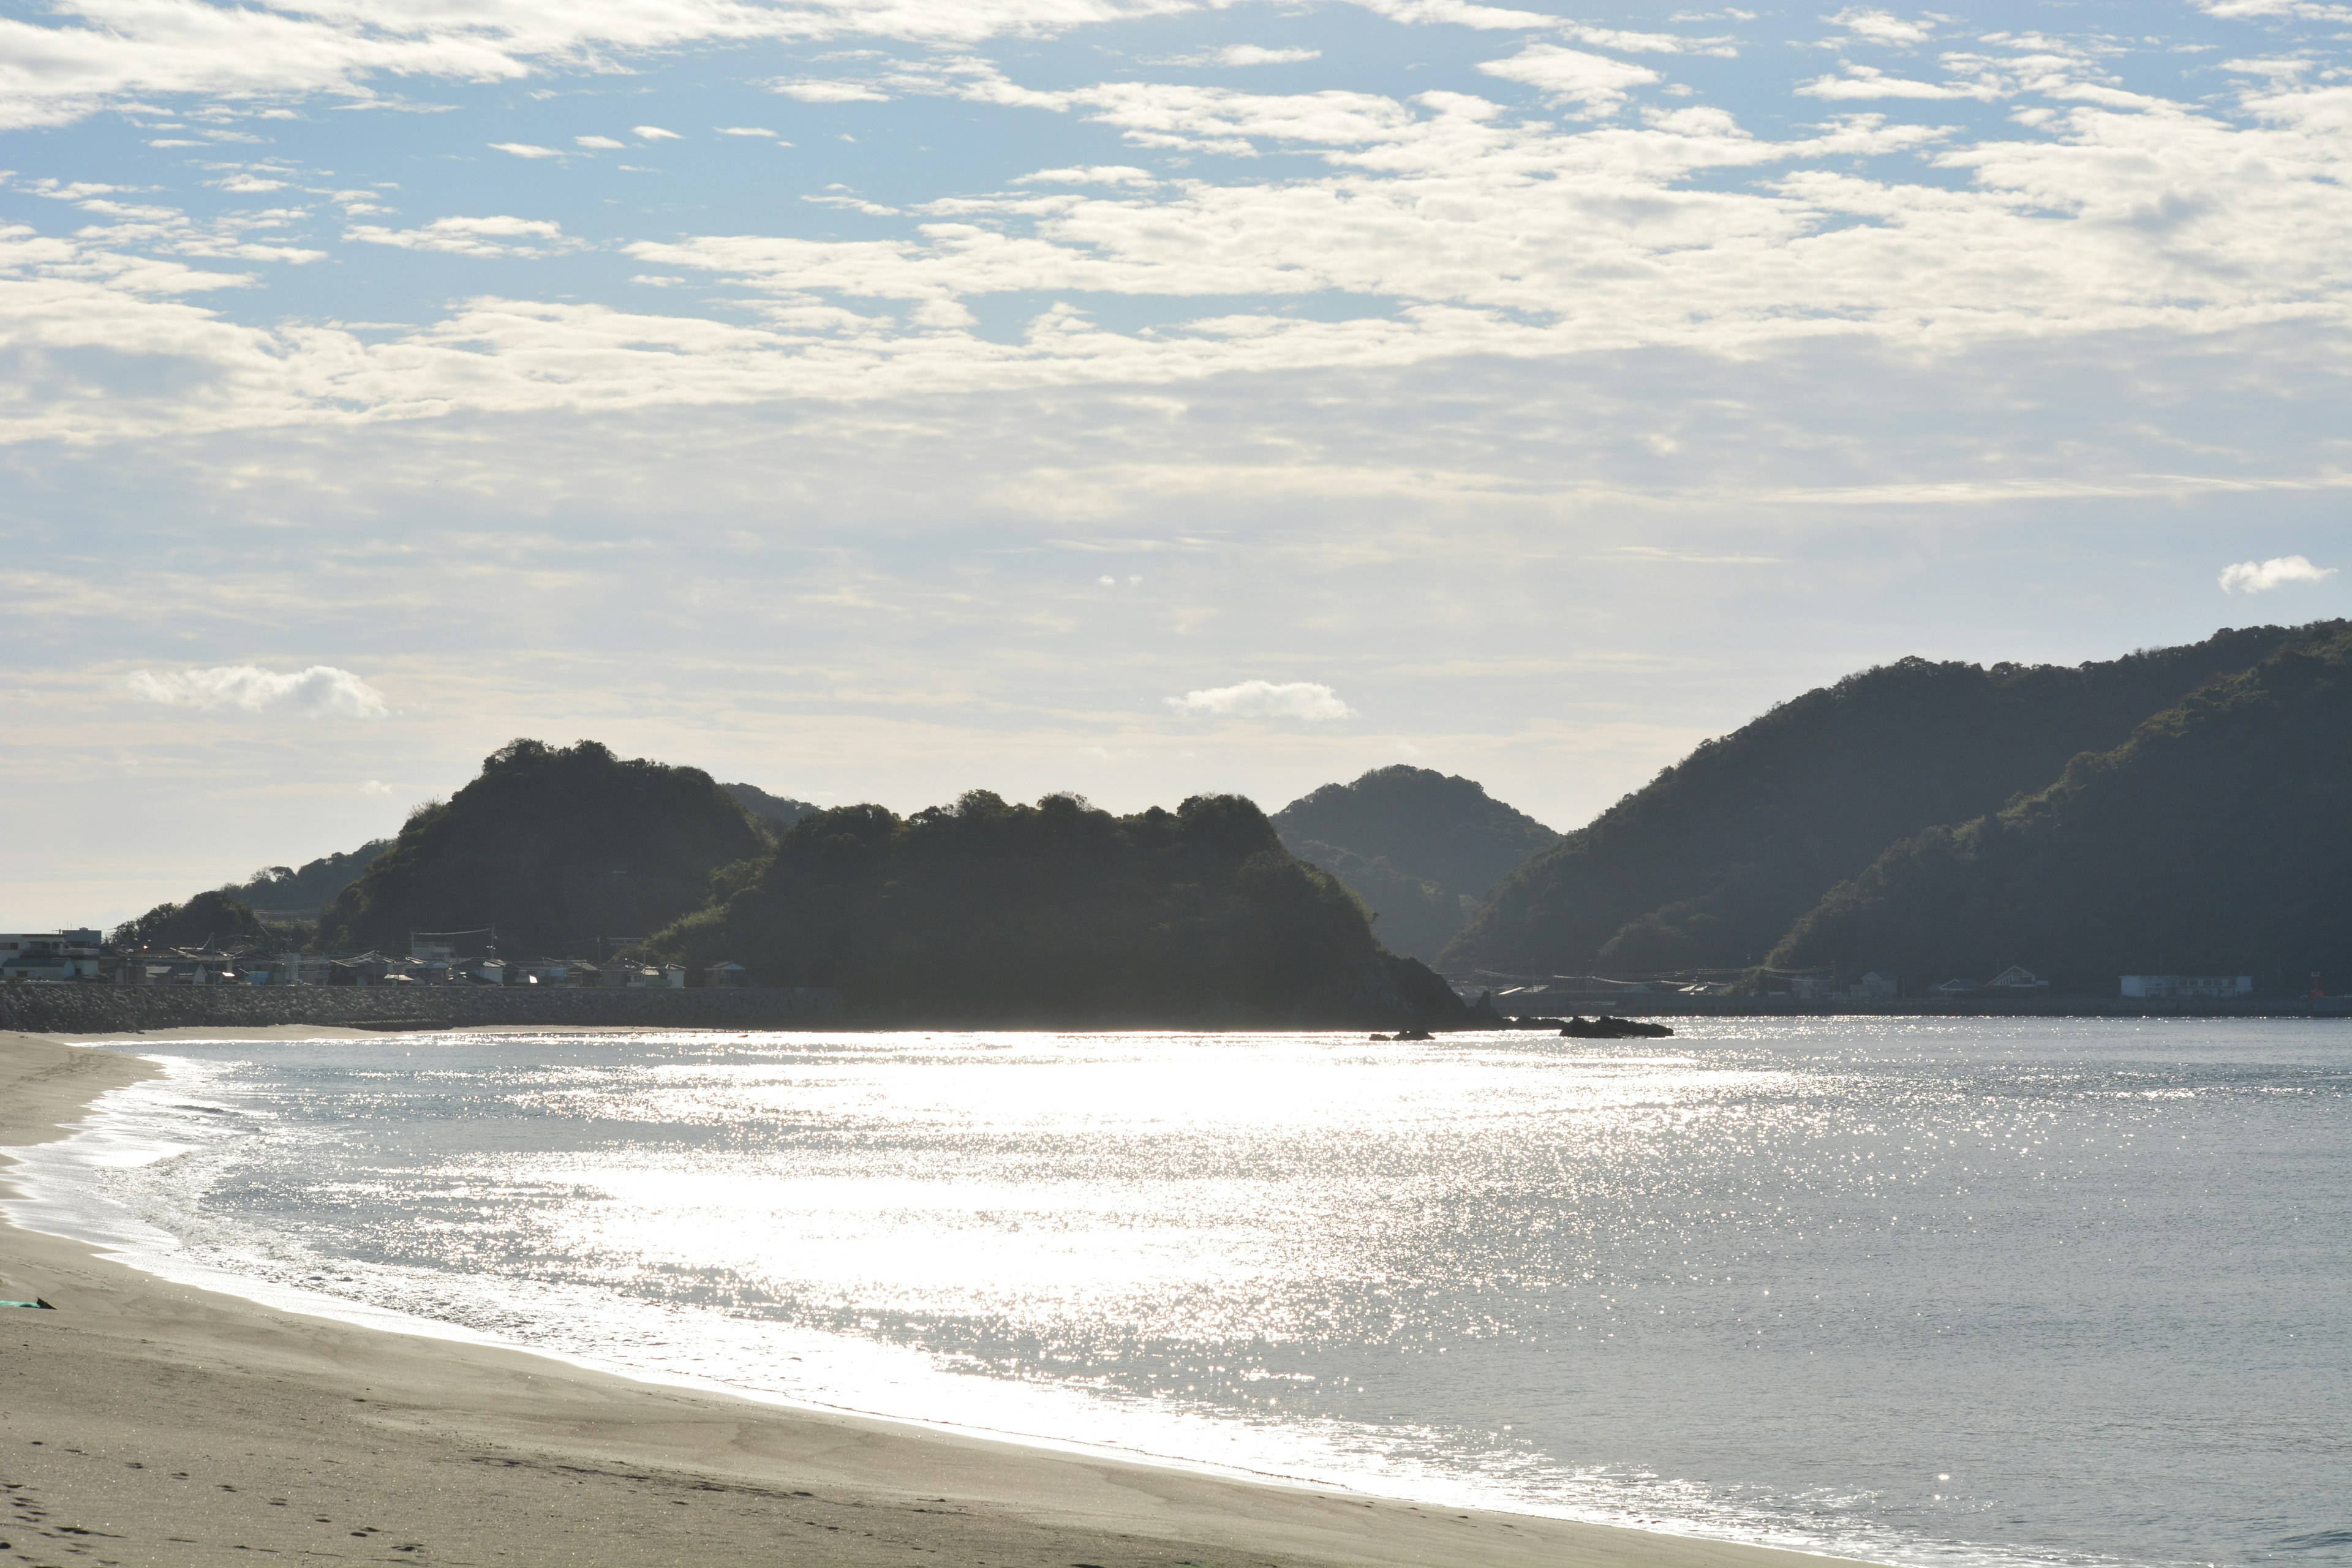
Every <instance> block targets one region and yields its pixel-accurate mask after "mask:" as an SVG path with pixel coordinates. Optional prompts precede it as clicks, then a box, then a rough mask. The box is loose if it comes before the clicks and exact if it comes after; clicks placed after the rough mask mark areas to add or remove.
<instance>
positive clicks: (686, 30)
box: [0, 0, 1557, 134]
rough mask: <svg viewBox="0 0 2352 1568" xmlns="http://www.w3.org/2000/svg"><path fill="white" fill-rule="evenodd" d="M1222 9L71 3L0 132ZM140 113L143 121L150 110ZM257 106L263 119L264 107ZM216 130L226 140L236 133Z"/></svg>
mask: <svg viewBox="0 0 2352 1568" xmlns="http://www.w3.org/2000/svg"><path fill="white" fill-rule="evenodd" d="M1352 3H1353V4H1356V5H1360V6H1362V7H1363V8H1364V9H1367V10H1370V11H1372V12H1374V13H1376V14H1378V15H1380V16H1385V17H1387V18H1389V19H1390V20H1391V21H1395V22H1401V23H1409V24H1421V25H1438V26H1463V27H1474V28H1507V29H1528V28H1540V27H1550V26H1556V25H1557V19H1556V18H1554V17H1551V16H1543V15H1540V14H1538V13H1536V12H1532V11H1519V10H1514V9H1510V8H1507V7H1503V6H1496V5H1478V4H1475V3H1471V0H1352ZM1220 6H1221V0H796V3H794V4H792V5H753V4H745V3H743V0H665V3H660V4H647V3H645V0H577V3H574V4H567V5H556V4H552V3H551V0H477V3H475V4H470V5H425V6H417V5H398V4H394V3H393V0H335V3H334V4H332V5H316V6H304V7H300V8H298V7H296V6H295V5H226V4H204V3H200V0H179V3H176V4H163V3H158V0H72V4H71V5H69V6H66V7H59V8H58V10H57V11H56V12H54V13H46V12H45V13H39V14H40V15H43V16H45V17H46V16H51V15H54V16H60V17H62V18H63V19H62V20H60V21H58V22H56V23H54V24H50V23H47V21H46V20H45V21H32V20H27V19H25V18H22V17H16V16H11V17H10V18H8V19H7V20H5V22H0V84H5V91H0V129H6V128H11V127H19V126H37V125H56V124H63V123H66V122H68V121H74V120H78V119H80V118H82V117H83V116H86V115H89V114H90V113H93V112H97V111H99V110H103V109H106V108H108V107H110V106H114V105H121V106H123V107H126V108H128V107H135V106H141V105H142V100H148V99H154V98H162V97H169V96H171V95H175V94H183V93H202V94H207V95H211V96H213V97H214V98H215V99H216V100H229V99H251V98H256V97H263V96H272V95H289V94H301V93H324V94H331V95H334V96H337V97H341V98H344V99H347V100H352V101H354V102H359V103H368V102H373V101H379V100H378V98H377V89H376V87H375V86H374V83H375V81H376V80H377V79H385V78H393V79H400V78H406V79H433V78H437V79H444V80H452V81H518V80H521V79H526V78H529V77H530V76H532V75H535V74H537V73H539V72H541V71H543V70H547V69H551V68H560V67H563V66H570V65H573V64H576V63H577V62H579V61H581V60H583V59H588V58H595V57H598V56H603V55H609V54H615V53H623V52H628V51H650V50H656V49H667V48H679V47H687V46H689V45H692V44H695V43H698V42H712V43H718V42H730V41H735V42H740V41H749V40H753V39H770V40H776V41H781V42H787V43H794V42H809V41H815V40H821V39H829V38H836V37H887V38H898V39H903V40H907V41H908V42H915V43H923V44H934V45H938V44H961V45H967V46H968V45H971V44H975V43H978V42H980V41H981V40H982V39H985V38H990V37H1008V36H1012V37H1018V36H1035V35H1040V34H1048V33H1063V32H1067V31H1069V30H1071V29H1073V28H1076V27H1081V26H1090V25H1098V24H1105V23H1114V22H1119V21H1124V20H1130V19H1143V18H1150V17H1160V16H1174V15H1181V14H1185V13H1189V12H1196V11H1200V10H1204V9H1211V8H1219V7H1220ZM148 111H149V112H153V110H152V109H151V110H148ZM265 112H268V111H265ZM224 134H235V133H233V132H229V133H224Z"/></svg>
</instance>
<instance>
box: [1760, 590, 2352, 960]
mask: <svg viewBox="0 0 2352 1568" xmlns="http://www.w3.org/2000/svg"><path fill="white" fill-rule="evenodd" d="M2347 821H2352V628H2346V627H2343V626H2340V625H2339V626H2336V627H2335V628H2332V635H2329V636H2326V637H2325V638H2324V639H2322V640H2318V641H2315V642H2307V643H2295V644H2291V645H2290V646H2288V647H2284V648H2282V649H2281V650H2280V651H2278V652H2277V653H2275V654H2273V656H2272V657H2271V658H2268V659H2267V660H2265V661H2264V662H2263V663H2262V664H2260V665H2258V666H2256V667H2255V668H2252V669H2251V670H2247V671H2245V672H2244V673H2242V674H2240V675H2236V676H2233V677H2228V678H2225V679H2221V680H2217V681H2215V682H2214V683H2212V684H2211V685H2210V686H2207V687H2205V688H2203V689H2200V690H2198V691H2196V692H2193V693H2191V694H2190V695H2189V697H2188V698H2187V699H2186V700H2182V701H2181V702H2179V704H2177V705H2176V706H2173V707H2171V708H2169V709H2168V710H2166V711H2164V712H2161V713H2158V714H2157V715H2156V716H2155V717H2153V718H2151V719H2149V720H2147V721H2146V722H2145V723H2142V724H2141V725H2140V726H2139V727H2138V728H2137V730H2135V731H2133V733H2132V735H2131V737H2130V739H2129V740H2127V741H2126V742H2124V743H2123V744H2122V745H2120V746H2117V747H2115V748H2114V749H2112V750H2108V751H2105V752H2096V753H2090V754H2085V755H2083V756H2078V757H2076V758H2074V760H2073V761H2072V762H2070V763H2067V764H2066V767H2065V770H2064V772H2063V774H2061V775H2060V776H2059V778H2058V781H2057V782H2056V783H2055V784H2051V785H2050V786H2049V787H2047V788H2045V789H2043V790H2042V791H2040V792H2039V793H2038V794H2035V795H2030V796H2027V797H2025V798H2024V799H2021V800H2018V801H2015V802H2013V803H2011V805H2008V806H2006V807H2005V808H2004V809H2002V810H2000V811H1999V812H1996V813H1989V814H1987V815H1984V816H1978V817H1976V818H1974V819H1973V820H1969V821H1967V822H1963V823H1960V824H1958V825H1956V826H1937V827H1933V828H1930V829H1928V830H1927V831H1925V832H1922V833H1919V834H1916V835H1915V836H1913V837H1908V838H1906V839H1905V840H1904V841H1903V842H1901V843H1899V844H1896V845H1895V846H1894V847H1892V848H1890V849H1888V850H1887V851H1886V852H1885V854H1883V855H1881V856H1880V857H1879V858H1877V859H1876V860H1875V861H1874V863H1873V864H1872V865H1871V866H1870V867H1869V868H1867V869H1866V870H1864V872H1863V873H1862V874H1861V875H1860V876H1859V877H1857V878H1855V879H1853V880H1850V881H1847V882H1844V883H1843V884H1841V885H1840V886H1838V887H1836V888H1834V889H1832V890H1831V891H1830V892H1829V893H1828V894H1827V896H1825V897H1824V898H1823V899H1822V900H1821V901H1820V903H1819V904H1818V905H1817V906H1816V907H1815V908H1814V909H1813V910H1811V912H1810V913H1808V914H1807V915H1805V916H1804V917H1803V918H1802V919H1801V921H1799V922H1798V923H1797V925H1796V928H1795V929H1794V930H1793V931H1790V934H1789V936H1788V938H1787V939H1786V940H1785V941H1783V942H1780V944H1779V946H1778V947H1777V948H1776V949H1775V950H1774V952H1773V954H1772V962H1773V963H1776V964H1783V965H1791V966H1803V965H1819V964H1834V965H1836V966H1837V967H1838V968H1839V969H1840V970H1841V971H1845V972H1854V971H1859V970H1861V969H1865V968H1869V969H1877V970H1880V971H1882V972H1888V973H1913V974H1933V975H1937V976H1941V977H1945V978H1948V977H1950V976H1953V975H1968V976H1973V977H1976V978H1979V979H1982V978H1988V977H1990V976H1991V975H1993V974H1995V973H1999V971H2000V969H2001V968H2002V967H2003V966H2004V965H2006V964H2009V963H2027V964H2028V965H2030V966H2031V967H2032V968H2033V969H2035V970H2036V971H2038V972H2040V973H2042V974H2043V975H2045V976H2046V977H2050V978H2053V979H2054V980H2056V981H2057V982H2058V984H2060V985H2061V987H2062V988H2065V987H2068V986H2069V983H2070V982H2071V983H2072V984H2073V986H2074V987H2076V988H2087V987H2089V986H2092V985H2096V986H2099V987H2100V988H2105V987H2111V986H2112V985H2113V984H2114V983H2115V977H2116V975H2118V974H2126V973H2176V974H2177V973H2230V974H2241V973H2242V974H2252V975H2255V976H2257V977H2259V979H2260V981H2261V982H2262V983H2263V984H2264V985H2266V986H2267V985H2271V984H2280V983H2284V984H2285V985H2287V986H2288V987H2289V988H2291V989H2300V988H2301V984H2302V983H2303V982H2304V980H2305V976H2306V975H2308V974H2309V973H2311V972H2313V971H2315V970H2317V971H2322V972H2325V973H2330V974H2332V975H2334V976H2336V977H2338V983H2339V984H2340V983H2341V980H2340V977H2342V976H2343V975H2344V973H2345V970H2346V965H2347V955H2352V900H2347V899H2346V897H2345V889H2346V888H2347V887H2352V835H2347V832H2346V824H2347Z"/></svg>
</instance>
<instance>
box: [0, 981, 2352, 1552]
mask: <svg viewBox="0 0 2352 1568" xmlns="http://www.w3.org/2000/svg"><path fill="white" fill-rule="evenodd" d="M119 1048H123V1049H130V1050H137V1051H141V1052H142V1053H145V1054H151V1055H158V1056H160V1057H162V1058H163V1059H165V1060H166V1061H167V1062H168V1064H169V1067H170V1072H169V1076H168V1077H167V1078H165V1079H161V1080H158V1081H156V1082H153V1083H151V1084H147V1085H143V1086H141V1087H138V1088H136V1089H129V1090H124V1091H121V1092H120V1093H118V1094H116V1095H114V1096H112V1097H110V1100H108V1101H107V1102H105V1105H104V1108H103V1114H102V1115H101V1116H100V1119H99V1121H97V1122H96V1123H94V1125H93V1127H92V1129H91V1131H89V1132H87V1133H85V1134H84V1135H82V1136H81V1137H79V1138H78V1139H76V1140H74V1141H72V1142H68V1143H63V1144H57V1145H50V1146H48V1147H47V1148H45V1149H43V1150H39V1151H35V1152H32V1156H31V1159H30V1161H29V1163H28V1166H27V1168H26V1169H25V1170H24V1171H22V1172H21V1173H19V1178H20V1184H22V1185H23V1186H24V1187H25V1188H26V1192H27V1194H29V1195H28V1196H27V1197H26V1199H24V1200H21V1201H19V1202H16V1203H15V1204H14V1205H11V1207H12V1209H13V1211H14V1212H15V1213H16V1215H17V1216H18V1217H19V1218H20V1219H22V1220H24V1221H26V1222H27V1223H32V1224H35V1225H38V1226H42V1227H43V1228H47V1229H52V1230H61V1231H66V1232H68V1233H71V1234H79V1235H84V1236H89V1237H94V1238H100V1239H105V1240H109V1241H110V1242H112V1243H113V1244H114V1245H116V1246H117V1247H120V1248H121V1249H122V1250H124V1251H125V1252H126V1253H127V1254H128V1255H130V1256H131V1258H133V1259H134V1260H136V1261H139V1262H141V1263H142V1265H143V1266H145V1267H149V1268H155V1269H157V1270H158V1271H161V1272H166V1273H172V1274H175V1275H177V1276H179V1277H182V1278H189V1279H198V1278H201V1279H215V1272H214V1271H224V1270H225V1271H227V1272H228V1273H230V1274H233V1275H236V1276H237V1277H239V1278H240V1279H243V1280H244V1281H247V1284H246V1285H245V1287H244V1288H246V1289H248V1290H250V1291H253V1292H256V1293H260V1294H263V1295H265V1296H267V1295H269V1294H270V1293H272V1292H278V1293H280V1294H281V1296H282V1293H283V1292H286V1291H289V1290H298V1289H299V1290H308V1291H312V1292H320V1293H324V1295H326V1296H328V1297H331V1298H333V1299H334V1300H336V1301H338V1302H341V1303H349V1304H351V1310H354V1311H358V1310H360V1309H362V1308H369V1309H390V1310H396V1311H400V1312H405V1313H412V1314H416V1315H419V1316H422V1317H425V1318H429V1319H432V1320H435V1321H439V1322H442V1323H446V1324H450V1325H456V1326H457V1327H458V1328H460V1329H463V1330H469V1331H478V1332H482V1333H488V1334H492V1335H496V1336H499V1337H501V1338H504V1339H508V1340H511V1341H516V1342H523V1343H526V1344H530V1345H533V1346H536V1347H539V1348H541V1349H546V1350H550V1351H553V1352H559V1353H562V1354H567V1355H571V1356H573V1357H576V1358H580V1359H583V1360H585V1361H588V1362H591V1363H595V1364H600V1365H604V1366H611V1367H617V1368H622V1369H625V1370H631V1371H635V1372H639V1373H649V1374H656V1375H666V1376H674V1377H688V1378H693V1379H698V1380H704V1381H709V1382H717V1383H722V1384H729V1385H730V1386H734V1387H737V1388H740V1389H744V1390H748V1391H752V1392H756V1393H761V1394H770V1395H777V1396H783V1397H788V1398H793V1399H800V1400H808V1401H814V1402H818V1403H823V1404H829V1405H845V1406H849V1407H852V1408H856V1409H859V1410H866V1411H874V1412H878V1413H883V1414H889V1415H906V1416H912V1417H919V1418H923V1419H929V1420H934V1421H941V1422H946V1423H950V1424H955V1425H961V1426H970V1427H977V1428H983V1429H987V1430H992V1431H999V1432H1006V1433H1015V1434H1021V1435H1025V1436H1036V1437H1044V1438H1051V1439H1057V1440H1062V1441H1067V1442H1075V1443H1081V1444H1089V1445H1102V1446H1109V1447H1120V1448H1125V1449H1129V1450H1133V1451H1138V1452H1141V1453H1148V1454H1151V1455H1155V1456H1160V1457H1164V1458H1177V1459H1184V1460H1191V1461H1195V1462H1202V1463H1209V1464H1215V1465H1221V1466H1229V1467H1234V1468H1244V1469H1253V1470H1259V1471H1265V1472H1271V1473H1275V1474H1279V1475H1283V1476H1290V1477H1297V1478H1300V1479H1316V1480H1323V1481H1330V1482H1338V1483H1340V1484H1346V1485H1351V1486H1356V1487H1360V1488H1364V1489H1371V1490H1378V1491H1383V1492H1388V1493H1396V1494H1404V1495H1410V1496H1414V1497H1420V1498H1426V1499H1433V1500H1444V1501H1449V1502H1462V1503H1469V1502H1480V1503H1486V1504H1488V1505H1492V1506H1502V1507H1516V1508H1523V1509H1532V1510H1539V1511H1544V1512H1553V1513H1562V1514H1568V1515H1572V1516H1576V1517H1582V1518H1591V1519H1605V1520H1612V1521H1621V1522H1644V1523H1653V1524H1655V1525H1658V1526H1661V1527H1664V1528H1669V1529H1676V1530H1682V1531H1691V1532H1696V1533H1704V1534H1711V1535H1721V1536H1728V1537H1735V1538H1738V1539H1745V1540H1754V1541H1770V1542H1780V1543H1784V1544H1793V1545H1802V1546H1807V1547H1811V1548H1814V1549H1817V1550H1826V1551H1833V1552H1841V1553H1846V1554H1852V1555H1859V1556H1866V1557H1873V1558H1878V1559H1882V1560H1887V1561H1895V1562H1901V1563H1951V1562H1956V1561H1965V1562H1972V1563H2053V1562H2085V1563H2151V1564H2153V1563H2168V1564H2169V1563H2312V1564H2330V1563H2352V1289H2347V1287H2352V1157H2347V1156H2352V1026H2345V1025H2341V1024H2336V1023H2327V1022H2307V1021H2292V1020H2284V1021H2279V1022H2275V1023H2265V1022H2245V1021H2231V1022H2222V1023H2201V1022H2163V1023H2138V1022H2110V1021H2053V1020H2034V1021H2021V1022H2007V1021H1990V1020H1969V1021H1935V1022H1928V1021H1914V1020H1867V1021H1865V1020H1826V1021H1818V1022H1811V1023H1787V1022H1778V1023H1760V1022H1754V1021H1744V1020H1743V1021H1726V1022H1721V1023H1697V1024H1693V1025H1691V1026H1687V1027H1686V1028H1685V1032H1684V1033H1683V1035H1682V1036H1681V1037H1678V1038H1675V1039H1672V1040H1663V1041H1634V1042H1626V1043H1623V1044H1601V1043H1594V1042H1588V1041H1571V1040H1562V1039H1558V1038H1553V1037H1537V1036H1524V1035H1522V1036H1496V1035H1480V1036H1466V1037H1465V1036H1455V1037H1449V1038H1444V1039H1439V1040H1436V1041H1433V1042H1431V1043H1428V1044H1423V1045H1407V1044H1390V1043H1377V1044H1376V1043H1369V1042H1366V1041H1364V1040H1362V1039H1360V1038H1359V1037H1349V1036H1325V1035H1271V1036H1245V1037H1233V1036H1221V1037H1195V1036H1187V1035H1149V1034H1122V1035H1061V1036H1041V1035H1003V1036H1000V1035H953V1034H932V1035H915V1034H908V1035H845V1036H839V1037H814V1036H807V1035H791V1036H786V1035H751V1036H744V1037H713V1036H709V1035H691V1036H661V1035H609V1034H607V1035H585V1036H579V1035H574V1036H566V1035H545V1036H521V1035H503V1036H474V1035H463V1034H459V1035H446V1036H427V1037H418V1036H407V1037H386V1038H382V1039H371V1040H364V1041H337V1042H325V1043H320V1042H305V1043H291V1042H284V1043H281V1042H268V1043H256V1042H251V1041H244V1042H235V1043H220V1044H199V1043H189V1042H174V1043H172V1044H169V1045H160V1046H159V1045H149V1044H141V1043H137V1042H131V1043H127V1044H125V1045H123V1046H121V1047H119ZM314 1305H315V1303H314ZM339 1310H340V1309H339Z"/></svg>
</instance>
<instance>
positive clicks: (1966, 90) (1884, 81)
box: [1796, 64, 2010, 102]
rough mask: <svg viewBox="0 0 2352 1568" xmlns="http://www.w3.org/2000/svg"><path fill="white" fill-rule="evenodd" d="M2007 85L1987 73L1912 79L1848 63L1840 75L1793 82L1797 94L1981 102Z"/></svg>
mask: <svg viewBox="0 0 2352 1568" xmlns="http://www.w3.org/2000/svg"><path fill="white" fill-rule="evenodd" d="M2009 90H2010V89H2008V88H2006V87H2004V86H2003V85H2002V84H2001V83H2000V82H1999V81H1998V80H1996V79H1993V78H1991V77H1990V76H1979V77H1978V78H1976V79H1973V80H1969V81H1941V82H1934V81H1913V80H1911V79H1908V78H1905V77H1894V76H1888V75H1887V74H1886V73H1885V71H1882V70H1878V69H1876V68H1873V67H1870V66H1858V65H1851V64H1849V65H1848V66H1847V67H1846V68H1845V75H1843V76H1825V77H1820V78H1817V79H1814V80H1812V81H1807V82H1800V83H1798V84H1797V88H1796V92H1797V95H1798V96H1799V97H1801V98H1827V99H1870V98H1909V99H1919V100H1938V99H1956V98H1970V99H1977V100H1981V101H1984V102H1990V101H1991V100H1994V99H1997V98H2000V97H2002V96H2004V95H2005V94H2006V93H2007V92H2008V91H2009Z"/></svg>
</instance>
